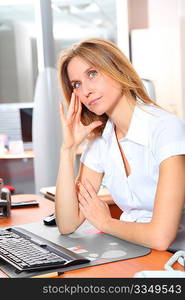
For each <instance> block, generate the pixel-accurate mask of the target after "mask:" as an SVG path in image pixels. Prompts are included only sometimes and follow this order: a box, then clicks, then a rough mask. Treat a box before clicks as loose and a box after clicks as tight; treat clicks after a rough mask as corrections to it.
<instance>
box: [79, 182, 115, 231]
mask: <svg viewBox="0 0 185 300" xmlns="http://www.w3.org/2000/svg"><path fill="white" fill-rule="evenodd" d="M78 190H79V191H78V200H79V206H80V209H81V210H82V212H83V214H84V216H85V217H86V219H87V220H88V221H89V222H90V223H91V224H92V225H94V226H95V227H96V228H97V229H99V230H101V231H104V228H106V226H107V224H108V223H109V221H110V220H111V218H112V217H111V214H110V210H109V207H108V205H107V204H106V203H105V202H103V201H102V200H100V199H99V197H98V196H97V194H96V191H95V190H94V187H93V186H92V184H91V183H90V181H88V180H87V179H85V180H84V181H83V182H79V183H78Z"/></svg>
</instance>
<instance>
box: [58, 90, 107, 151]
mask: <svg viewBox="0 0 185 300" xmlns="http://www.w3.org/2000/svg"><path fill="white" fill-rule="evenodd" d="M81 111H82V104H81V102H80V100H79V98H78V96H77V95H75V93H74V92H73V93H72V95H71V101H70V105H69V108H68V111H67V114H66V115H65V113H64V106H63V103H60V117H61V123H62V128H63V147H64V148H65V149H71V148H77V147H78V146H79V145H80V144H81V143H82V142H83V141H84V140H85V139H86V137H87V136H88V135H89V134H90V133H91V132H92V131H93V130H94V129H95V128H96V127H98V126H100V125H102V122H101V121H94V122H92V123H91V124H89V125H88V126H85V125H83V124H82V122H81Z"/></svg>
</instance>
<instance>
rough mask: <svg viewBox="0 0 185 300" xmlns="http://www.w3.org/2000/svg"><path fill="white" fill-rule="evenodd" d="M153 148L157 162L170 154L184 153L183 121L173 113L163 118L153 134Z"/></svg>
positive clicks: (184, 124)
mask: <svg viewBox="0 0 185 300" xmlns="http://www.w3.org/2000/svg"><path fill="white" fill-rule="evenodd" d="M153 150H154V156H155V158H156V160H157V162H158V163H159V164H160V163H161V162H162V161H163V160H165V159H166V158H169V157H171V156H174V155H180V154H185V122H184V121H182V120H181V119H179V118H178V117H176V116H174V115H172V116H170V117H168V118H166V119H165V120H164V119H163V121H162V122H160V123H159V124H158V126H157V128H156V130H155V134H154V136H153Z"/></svg>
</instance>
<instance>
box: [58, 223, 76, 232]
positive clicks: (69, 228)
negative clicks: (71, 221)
mask: <svg viewBox="0 0 185 300" xmlns="http://www.w3.org/2000/svg"><path fill="white" fill-rule="evenodd" d="M56 225H57V227H58V230H59V232H60V233H61V234H71V233H73V232H74V231H75V230H76V227H75V226H72V225H70V226H66V225H64V224H61V223H60V222H57V220H56Z"/></svg>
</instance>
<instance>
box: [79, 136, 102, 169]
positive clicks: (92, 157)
mask: <svg viewBox="0 0 185 300" xmlns="http://www.w3.org/2000/svg"><path fill="white" fill-rule="evenodd" d="M102 142H103V141H102V139H101V138H96V139H95V140H94V141H89V142H88V143H87V145H86V148H85V150H84V152H83V153H82V155H81V158H80V161H81V162H82V163H83V164H84V165H86V166H87V167H88V168H90V169H92V170H94V171H96V172H98V173H103V172H104V167H103V159H102V152H103V149H102Z"/></svg>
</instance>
